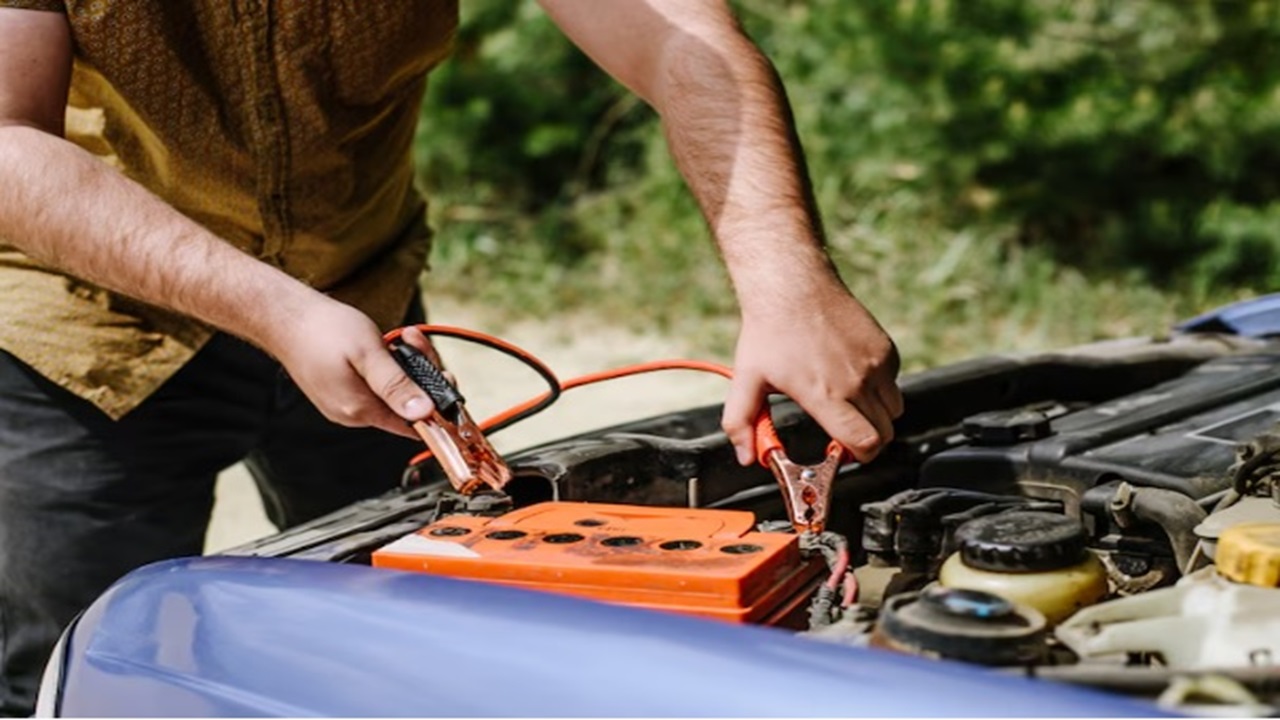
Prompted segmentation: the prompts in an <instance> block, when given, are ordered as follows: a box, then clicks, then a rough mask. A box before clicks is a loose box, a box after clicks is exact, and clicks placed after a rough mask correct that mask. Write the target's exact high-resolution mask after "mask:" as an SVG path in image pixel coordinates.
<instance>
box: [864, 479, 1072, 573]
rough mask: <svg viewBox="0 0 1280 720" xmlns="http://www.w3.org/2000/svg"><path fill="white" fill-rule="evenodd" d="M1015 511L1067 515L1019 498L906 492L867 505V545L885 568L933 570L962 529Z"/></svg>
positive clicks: (1054, 506)
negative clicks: (1009, 511)
mask: <svg viewBox="0 0 1280 720" xmlns="http://www.w3.org/2000/svg"><path fill="white" fill-rule="evenodd" d="M1012 509H1020V510H1042V511H1047V512H1056V513H1061V512H1062V506H1061V505H1060V504H1059V503H1056V502H1045V501H1036V500H1029V499H1027V498H1025V497H1020V496H1017V495H993V494H990V493H982V492H974V491H972V490H957V489H954V488H927V489H921V490H906V491H904V492H900V493H898V494H896V495H894V496H892V497H890V498H889V499H887V500H881V501H879V502H873V503H867V504H865V505H863V506H862V512H863V518H864V519H863V526H862V547H863V549H864V550H866V551H867V552H868V553H869V554H870V555H871V556H872V557H873V558H875V559H876V560H879V561H881V562H883V563H885V564H894V565H900V566H901V567H902V568H903V569H906V570H908V571H915V572H930V571H931V570H932V569H934V568H936V567H937V565H938V564H939V563H941V562H942V561H943V560H944V559H946V557H947V556H948V555H950V554H951V553H952V552H953V551H954V549H955V546H956V540H955V538H954V534H955V532H956V529H957V528H959V527H960V526H961V525H963V524H965V523H966V522H968V521H970V520H973V519H975V518H980V517H983V516H986V515H992V514H995V513H1003V512H1006V511H1008V510H1012Z"/></svg>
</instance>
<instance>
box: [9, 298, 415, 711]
mask: <svg viewBox="0 0 1280 720" xmlns="http://www.w3.org/2000/svg"><path fill="white" fill-rule="evenodd" d="M414 319H416V318H414ZM68 332H73V330H69V331H68ZM421 449H422V447H421V445H420V444H419V443H415V442H412V441H410V440H407V439H404V438H400V437H396V436H393V435H390V434H388V433H384V432H382V431H378V430H372V429H350V428H343V427H339V426H337V425H334V424H332V423H330V422H328V421H327V420H325V419H324V418H323V417H322V416H321V415H320V413H319V412H318V411H317V410H316V409H315V408H314V407H313V406H312V405H311V403H310V402H309V401H308V400H307V399H306V397H305V396H303V394H302V393H301V392H300V391H299V390H298V389H297V387H296V386H295V385H294V384H293V383H292V382H291V381H290V380H289V378H288V377H287V376H286V375H285V373H284V372H283V371H282V370H281V368H280V365H279V364H277V363H276V362H275V361H273V360H272V359H271V358H270V357H268V356H267V355H266V354H264V353H262V352H261V351H259V350H257V349H256V348H253V347H251V346H249V345H248V344H246V343H244V342H241V341H240V340H237V339H235V338H232V337H229V336H226V335H217V336H215V337H214V338H213V340H211V341H210V342H209V344H208V345H207V346H206V347H205V348H204V349H202V350H201V351H200V352H199V353H198V354H197V355H196V357H195V358H194V359H193V360H192V361H191V362H190V363H189V364H188V365H187V366H186V367H185V368H183V369H182V370H181V371H180V372H179V373H178V374H177V375H175V376H174V377H173V378H172V379H171V380H170V381H169V382H168V383H166V384H165V385H164V386H163V387H162V388H161V389H160V390H159V391H157V392H156V394H155V395H153V396H152V397H150V398H148V399H147V400H146V401H145V402H144V403H143V404H142V405H141V406H139V407H138V408H137V409H136V410H134V411H132V412H130V413H129V414H127V415H125V416H124V418H122V419H121V420H118V421H112V420H111V419H109V418H108V417H107V416H105V415H103V414H102V413H101V412H100V411H99V410H98V409H97V408H95V407H94V406H93V405H91V404H89V403H88V402H86V401H84V400H81V399H80V398H78V397H76V396H74V395H72V394H70V393H68V392H67V391H65V390H63V389H62V388H60V387H58V386H56V385H54V384H53V383H51V382H49V381H48V380H46V379H44V378H43V377H41V376H40V375H38V374H36V373H35V372H34V371H32V370H31V369H30V368H29V367H27V366H26V365H24V364H23V363H21V362H19V361H18V360H16V359H15V358H14V357H13V356H11V355H9V354H8V353H4V352H0V715H6V714H9V715H15V714H27V715H29V714H30V713H31V712H32V710H33V707H34V702H35V700H34V697H35V692H36V687H37V685H38V683H39V677H40V674H41V672H42V671H43V667H44V664H45V662H46V661H47V659H48V657H49V654H50V652H51V650H52V648H53V645H54V643H55V642H56V640H57V637H58V635H59V634H60V633H61V631H62V629H63V628H64V627H65V626H66V624H67V623H68V622H70V621H71V620H72V619H73V618H74V616H75V615H76V614H77V613H78V612H80V611H81V610H82V609H84V608H85V607H86V606H87V605H88V604H89V603H90V602H92V601H93V599H94V598H95V597H97V596H98V595H99V594H100V593H101V592H102V591H103V590H105V589H106V588H107V587H108V586H109V585H110V584H111V583H113V582H115V581H116V580H117V579H119V578H120V577H121V576H122V575H124V574H126V573H128V572H129V571H130V570H132V569H134V568H136V567H139V566H141V565H144V564H146V563H149V562H153V561H156V560H161V559H164V558H171V557H177V556H182V555H199V554H200V553H201V549H202V546H203V542H204V535H205V529H206V526H207V525H208V522H209V513H210V510H211V509H212V507H213V487H214V479H215V476H216V475H217V473H218V472H219V471H221V470H223V469H225V468H226V467H228V466H230V465H232V464H234V463H236V462H238V461H240V460H242V459H244V460H245V461H246V464H247V465H248V467H249V470H250V471H251V472H252V474H253V476H254V478H255V480H256V481H257V484H258V489H259V491H260V492H261V494H262V497H263V501H264V503H265V505H266V508H267V514H268V516H269V517H270V518H271V521H272V522H273V523H275V524H276V525H277V526H278V527H281V528H284V527H287V526H290V525H295V524H297V523H300V522H303V521H306V520H310V519H311V518H314V517H317V516H319V515H322V514H324V513H327V512H330V511H332V510H335V509H337V508H339V507H342V506H343V505H346V504H348V503H351V502H353V501H355V500H358V499H361V498H364V497H368V496H371V495H375V494H378V493H382V492H384V491H386V490H388V489H390V488H392V487H394V486H395V485H396V484H397V482H398V479H399V477H400V474H401V472H402V471H403V469H404V467H405V464H406V462H407V461H408V460H409V458H410V457H411V456H412V455H413V454H414V453H416V452H418V451H419V450H421Z"/></svg>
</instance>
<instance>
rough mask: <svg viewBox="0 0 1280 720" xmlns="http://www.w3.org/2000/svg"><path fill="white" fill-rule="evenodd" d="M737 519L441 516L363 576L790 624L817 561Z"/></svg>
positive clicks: (583, 506)
mask: <svg viewBox="0 0 1280 720" xmlns="http://www.w3.org/2000/svg"><path fill="white" fill-rule="evenodd" d="M755 522H756V521H755V516H754V515H753V514H751V513H749V512H742V511H738V510H700V509H688V508H659V507H642V506H634V505H604V504H594V503H568V502H548V503H541V504H538V505H533V506H530V507H526V508H522V509H520V510H516V511H514V512H510V513H507V514H506V515H502V516H500V517H496V518H485V517H474V516H470V515H453V516H449V517H445V518H442V519H441V520H439V521H437V522H435V523H433V524H432V525H429V526H427V527H425V528H423V529H422V530H421V531H419V532H417V533H414V534H412V535H408V536H405V537H403V538H400V539H399V540H396V541H394V542H392V543H390V544H389V545H387V546H385V547H383V548H382V549H380V550H378V551H376V552H374V553H373V564H374V566H375V567H381V568H395V569H398V570H409V571H413V572H425V573H431V574H434V575H445V576H449V577H455V578H466V579H471V580H485V581H490V582H495V583H500V584H503V585H511V586H516V587H522V588H529V589H535V590H546V591H551V592H558V593H565V594H569V595H578V596H582V597H588V598H594V599H596V600H604V601H607V602H615V603H620V604H624V605H632V606H636V607H644V608H651V609H655V610H666V611H671V612H676V613H682V614H685V615H695V616H698V617H705V618H715V619H718V620H726V621H730V622H736V623H759V624H766V625H786V626H795V625H796V624H797V623H801V622H802V618H801V617H800V616H801V615H802V614H803V609H804V605H805V604H806V602H807V600H808V598H809V597H810V595H811V594H812V593H813V591H814V590H815V589H816V587H817V584H818V582H820V579H819V576H820V574H821V572H822V570H823V567H824V566H823V564H822V562H821V560H820V559H818V558H814V559H806V558H803V557H802V556H801V554H800V547H799V541H798V539H797V537H796V536H795V535H791V534H784V533H761V532H756V531H755Z"/></svg>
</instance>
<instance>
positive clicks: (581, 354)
mask: <svg viewBox="0 0 1280 720" xmlns="http://www.w3.org/2000/svg"><path fill="white" fill-rule="evenodd" d="M431 319H432V321H433V322H436V323H440V324H445V325H457V326H461V327H466V328H471V329H475V330H481V331H485V332H491V333H494V334H497V335H499V336H501V337H503V338H505V339H507V340H509V341H511V342H513V343H515V344H517V345H520V346H521V347H523V348H525V349H526V350H529V351H530V352H533V353H534V354H535V355H537V356H539V357H540V358H542V359H543V361H545V362H546V363H547V364H548V365H550V366H551V368H552V370H554V371H555V373H556V374H557V375H559V376H560V377H561V379H566V378H569V377H573V376H575V375H580V374H583V373H588V372H594V371H597V370H604V369H606V368H612V367H616V366H619V365H626V364H631V363H638V362H645V361H649V360H658V359H663V358H674V357H688V356H689V353H688V351H687V344H686V343H685V342H683V341H682V340H681V339H680V338H672V337H664V336H661V335H657V334H652V335H649V334H636V333H632V332H628V331H625V330H621V329H618V328H616V327H611V326H609V325H607V324H605V323H603V322H601V321H599V320H596V319H593V318H585V317H580V316H568V317H556V318H551V319H547V320H546V321H543V322H532V321H526V322H518V323H498V322H495V321H494V319H493V318H490V317H488V316H486V314H485V313H483V312H481V311H479V310H478V309H476V308H473V307H468V306H466V305H463V304H459V303H457V302H452V301H435V302H433V303H432V304H431ZM438 347H439V350H440V353H441V355H442V356H443V358H444V361H445V364H446V365H448V367H449V369H450V370H452V371H453V373H454V374H455V375H456V376H457V378H458V383H459V386H460V389H461V390H462V392H463V394H464V395H466V397H467V400H468V405H469V406H470V408H471V411H472V413H473V414H474V415H475V416H476V417H477V418H483V417H488V416H489V415H490V414H491V413H493V412H497V411H499V410H502V409H503V408H505V407H508V406H510V405H514V404H515V403H517V402H520V401H522V400H524V399H525V398H527V397H530V396H533V395H536V394H538V393H540V392H542V390H543V386H542V385H540V384H539V383H540V380H539V379H538V378H537V376H536V375H534V374H533V373H531V372H529V371H528V370H526V369H524V368H523V367H522V366H521V365H519V364H518V363H516V362H515V361H513V360H511V359H509V358H507V357H506V356H504V355H500V354H498V353H496V352H493V351H490V350H486V349H484V348H481V347H478V346H474V345H468V344H465V343H460V342H457V341H452V340H448V339H445V340H441V341H440V342H439V344H438ZM704 359H711V360H718V361H720V362H725V361H726V360H727V359H726V358H704ZM727 389H728V385H727V383H726V381H725V380H724V379H722V378H719V377H716V376H711V375H704V374H701V373H693V372H687V371H671V372H663V373H657V374H650V375H644V376H639V377H636V378H630V379H625V380H620V381H614V382H608V383H604V384H601V385H597V386H589V387H584V388H582V389H579V390H574V391H572V392H569V393H566V394H565V396H564V397H563V398H562V399H561V400H560V402H559V403H558V404H557V405H555V406H554V407H552V408H551V409H550V410H548V411H546V412H544V413H542V414H541V415H538V416H536V417H534V418H532V419H530V420H527V421H526V422H524V423H522V424H519V425H516V426H514V427H512V428H510V429H509V430H505V431H503V432H501V433H499V434H497V435H495V436H494V438H493V441H494V445H495V446H497V448H498V449H499V450H500V451H504V452H506V451H513V450H518V449H520V448H522V447H527V446H529V445H532V444H534V443H537V442H542V441H545V440H551V439H554V438H557V437H562V436H565V435H570V434H573V433H576V432H581V431H584V430H590V429H592V428H596V427H602V426H605V425H610V424H613V423H617V422H623V421H626V420H634V419H639V418H643V417H648V416H651V415H657V414H660V413H663V412H669V411H672V410H679V409H681V408H686V407H693V406H696V405H701V404H706V403H710V402H719V401H720V400H722V399H723V395H724V393H725V391H726V390H727ZM273 532H275V530H274V528H273V527H272V526H271V524H270V523H269V522H267V519H266V516H265V515H264V514H263V512H262V505H261V503H260V501H259V499H258V495H257V491H256V490H255V488H254V486H253V481H252V480H251V479H250V477H249V475H248V473H247V472H245V470H244V468H243V467H242V466H239V465H237V466H236V467H233V468H231V469H230V470H228V471H226V472H224V473H223V474H222V475H221V476H220V477H219V479H218V488H217V502H216V504H215V506H214V511H213V521H212V523H211V524H210V527H209V534H208V537H207V539H206V542H205V550H206V552H217V551H218V550H221V549H225V548H228V547H232V546H234V545H238V544H240V543H243V542H246V541H248V540H252V539H255V538H258V537H262V536H264V535H270V534H271V533H273Z"/></svg>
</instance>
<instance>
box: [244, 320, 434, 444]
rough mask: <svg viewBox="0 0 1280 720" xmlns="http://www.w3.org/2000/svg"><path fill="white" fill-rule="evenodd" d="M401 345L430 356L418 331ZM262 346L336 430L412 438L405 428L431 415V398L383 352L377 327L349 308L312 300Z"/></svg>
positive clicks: (389, 355) (410, 333)
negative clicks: (366, 430)
mask: <svg viewBox="0 0 1280 720" xmlns="http://www.w3.org/2000/svg"><path fill="white" fill-rule="evenodd" d="M404 340H405V342H408V343H409V344H411V345H414V346H415V347H417V349H419V350H422V351H423V352H431V350H430V345H429V344H428V343H427V340H426V338H425V337H423V335H422V333H420V332H416V331H406V332H405V334H404ZM263 344H264V345H265V346H266V350H267V351H268V352H270V353H271V354H272V355H274V356H275V357H276V359H278V360H279V361H280V362H281V364H283V365H284V367H285V370H287V371H288V372H289V375H290V377H292V378H293V381H294V382H295V383H297V385H298V387H299V388H300V389H301V390H302V392H303V393H305V394H306V396H307V397H308V398H309V399H310V400H311V402H312V403H314V404H315V406H316V408H317V409H319V410H320V412H321V413H322V414H323V415H324V416H325V417H326V418H328V419H330V420H332V421H333V422H336V423H338V424H340V425H347V426H350V427H364V426H372V427H376V428H381V429H383V430H386V431H388V432H392V433H396V434H398V435H404V436H405V437H410V438H415V439H417V437H418V436H417V435H416V434H415V433H414V432H413V431H412V430H411V429H410V428H409V426H408V423H409V422H412V421H416V420H421V419H423V418H425V417H426V416H427V415H428V414H430V412H431V410H432V404H431V399H430V398H429V397H428V396H427V394H426V393H425V392H424V391H423V390H422V389H421V388H420V387H418V386H417V385H416V384H415V383H414V382H413V381H412V380H410V379H409V376H407V375H405V374H404V371H403V370H401V369H400V365H399V364H398V363H396V361H395V359H394V358H393V357H392V356H391V353H389V352H388V351H387V347H386V345H385V344H384V343H383V341H382V335H381V334H380V333H379V332H378V328H377V326H376V325H374V323H373V321H372V320H370V319H369V318H368V317H366V316H365V315H364V314H363V313H361V312H360V311H358V310H356V309H355V308H352V307H350V306H348V305H344V304H342V303H340V302H337V301H335V300H331V299H329V298H327V297H323V296H317V297H316V299H315V300H314V301H312V302H309V303H308V304H307V307H306V308H305V309H304V310H303V312H302V313H301V314H300V315H298V316H295V319H294V320H293V321H292V322H290V323H288V324H287V325H285V326H281V327H278V328H277V329H276V331H275V332H273V334H272V336H271V337H270V338H268V339H267V340H266V342H264V343H263Z"/></svg>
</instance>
